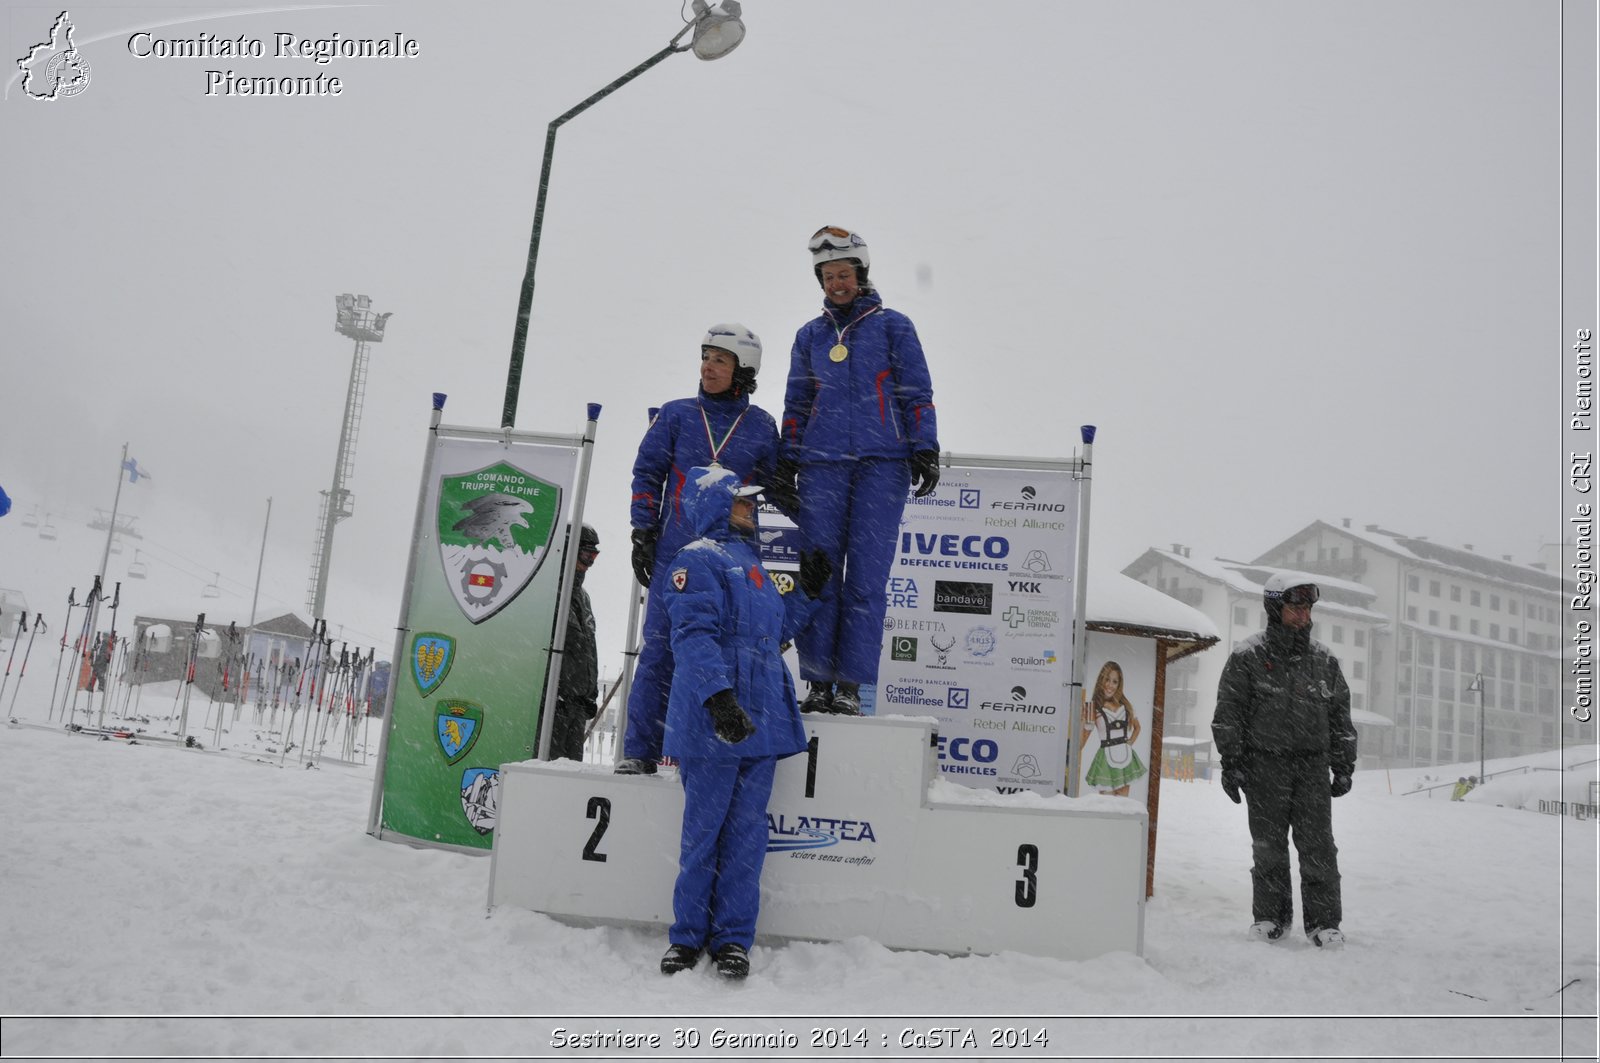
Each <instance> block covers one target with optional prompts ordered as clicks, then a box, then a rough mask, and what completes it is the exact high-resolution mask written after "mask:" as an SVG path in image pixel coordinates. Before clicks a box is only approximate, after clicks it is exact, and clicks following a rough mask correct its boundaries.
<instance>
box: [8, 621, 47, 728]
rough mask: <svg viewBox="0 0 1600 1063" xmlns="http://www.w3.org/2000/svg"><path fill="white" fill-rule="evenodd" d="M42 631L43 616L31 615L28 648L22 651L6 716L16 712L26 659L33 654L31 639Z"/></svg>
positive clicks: (25, 672) (25, 673)
mask: <svg viewBox="0 0 1600 1063" xmlns="http://www.w3.org/2000/svg"><path fill="white" fill-rule="evenodd" d="M42 630H44V614H43V613H34V614H33V630H32V631H30V632H28V648H27V649H25V650H23V651H22V669H21V671H19V672H17V685H16V686H14V687H12V688H11V705H10V706H9V707H8V708H7V710H6V715H8V716H9V715H10V714H11V713H13V712H15V711H16V708H17V695H18V694H19V693H21V691H22V677H23V676H25V675H27V674H28V657H29V656H30V655H31V654H32V653H33V637H34V636H35V635H37V634H38V633H39V632H40V631H42Z"/></svg>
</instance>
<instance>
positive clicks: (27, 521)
mask: <svg viewBox="0 0 1600 1063" xmlns="http://www.w3.org/2000/svg"><path fill="white" fill-rule="evenodd" d="M22 526H23V527H24V528H37V527H38V526H39V507H38V506H34V507H33V509H32V510H31V511H30V512H29V513H28V515H27V516H26V517H23V518H22Z"/></svg>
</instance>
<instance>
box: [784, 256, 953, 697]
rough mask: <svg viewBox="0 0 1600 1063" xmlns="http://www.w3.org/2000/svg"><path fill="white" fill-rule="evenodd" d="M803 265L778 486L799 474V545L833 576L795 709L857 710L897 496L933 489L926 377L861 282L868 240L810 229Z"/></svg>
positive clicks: (867, 676)
mask: <svg viewBox="0 0 1600 1063" xmlns="http://www.w3.org/2000/svg"><path fill="white" fill-rule="evenodd" d="M811 257H812V266H813V269H814V271H815V273H816V275H817V281H818V283H820V284H821V285H822V290H823V294H824V299H823V313H822V316H821V317H818V318H815V319H814V320H812V321H809V322H807V323H806V324H805V325H804V326H802V327H801V329H800V331H799V333H798V334H796V336H795V338H794V349H793V351H792V352H791V353H790V355H789V384H788V389H787V390H786V391H785V393H784V399H783V424H782V434H783V454H782V456H783V459H784V460H783V464H782V465H781V466H780V467H779V470H778V473H777V476H778V480H779V482H780V484H783V483H784V482H785V481H789V480H790V479H791V478H793V477H797V478H798V483H797V489H798V495H799V499H800V516H799V519H798V523H799V525H800V532H801V541H802V542H804V543H805V544H806V545H807V546H808V547H815V548H817V549H820V550H822V551H823V552H824V553H825V554H827V556H828V559H829V560H830V561H832V562H833V565H834V568H835V570H841V569H842V578H841V580H840V581H839V582H838V584H837V585H836V586H833V587H830V588H829V590H828V592H827V593H825V594H824V595H823V598H822V607H821V608H820V609H819V610H818V611H817V617H816V619H815V620H814V621H813V622H812V625H811V627H810V628H809V629H808V630H807V632H806V634H805V635H803V636H801V638H800V639H799V640H798V641H797V642H796V644H795V647H796V649H797V650H798V651H799V656H800V678H801V679H804V680H806V681H807V682H809V683H810V684H811V690H810V693H808V694H807V695H806V700H805V703H804V704H802V706H801V710H802V711H804V712H837V713H841V714H844V715H852V716H853V715H859V714H860V712H861V697H860V685H861V684H862V683H876V682H877V681H878V654H879V649H880V647H881V644H882V640H883V616H884V613H885V612H886V611H887V609H888V601H887V599H886V598H885V588H886V587H887V584H888V580H889V567H890V565H892V564H893V563H894V550H895V540H896V538H897V536H898V535H899V532H900V515H901V512H902V511H903V510H904V508H905V502H906V490H907V488H908V487H909V486H910V485H911V484H912V483H913V482H915V484H916V486H917V497H918V498H921V497H922V496H924V495H926V494H928V493H930V492H931V491H932V490H933V489H934V488H935V487H936V486H937V485H938V483H939V435H938V424H937V421H936V419H935V417H934V409H933V381H932V380H931V378H930V377H929V375H928V363H927V360H926V359H925V358H924V357H923V354H922V343H921V342H920V341H919V340H918V339H917V330H916V328H915V326H913V325H912V324H911V319H910V318H908V317H906V316H905V315H904V314H902V313H899V312H898V311H895V310H890V309H888V308H886V307H885V306H884V305H883V299H882V297H881V296H880V295H879V294H878V293H877V292H876V291H875V290H873V288H872V287H871V286H870V285H869V284H868V281H867V271H868V268H869V267H870V265H871V259H870V257H869V255H868V253H867V245H866V241H865V240H863V239H862V238H861V237H860V235H859V234H856V233H853V232H850V231H849V230H847V229H839V228H835V227H831V226H830V227H828V228H824V229H819V230H818V231H817V234H816V235H815V236H813V237H812V238H811Z"/></svg>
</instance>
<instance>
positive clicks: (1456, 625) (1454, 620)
mask: <svg viewBox="0 0 1600 1063" xmlns="http://www.w3.org/2000/svg"><path fill="white" fill-rule="evenodd" d="M1450 630H1451V631H1460V630H1461V618H1460V617H1459V616H1457V615H1456V614H1454V613H1451V614H1450Z"/></svg>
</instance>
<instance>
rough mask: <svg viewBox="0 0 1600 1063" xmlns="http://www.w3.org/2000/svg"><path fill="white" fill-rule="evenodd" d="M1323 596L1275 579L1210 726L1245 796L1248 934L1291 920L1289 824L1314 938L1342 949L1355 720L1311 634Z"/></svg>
mask: <svg viewBox="0 0 1600 1063" xmlns="http://www.w3.org/2000/svg"><path fill="white" fill-rule="evenodd" d="M1320 597H1321V592H1320V590H1319V588H1318V587H1317V585H1316V584H1315V583H1311V582H1309V581H1306V580H1304V579H1303V578H1301V577H1298V576H1294V575H1289V574H1282V573H1279V574H1275V575H1273V576H1272V577H1271V578H1270V579H1268V581H1267V584H1266V587H1265V588H1264V590H1263V600H1264V602H1265V604H1266V609H1267V626H1266V628H1265V629H1264V630H1262V631H1260V632H1257V633H1256V634H1254V635H1252V636H1250V637H1249V638H1247V639H1245V640H1244V641H1243V642H1241V643H1240V644H1239V646H1238V647H1237V648H1236V649H1235V650H1234V651H1233V653H1232V655H1231V656H1229V658H1228V663H1227V664H1226V665H1224V666H1223V669H1222V681H1221V683H1220V684H1219V686H1218V688H1217V708H1216V712H1215V714H1214V715H1213V717H1212V721H1211V734H1212V738H1213V739H1214V740H1215V742H1216V747H1217V752H1218V753H1219V754H1220V756H1221V758H1222V788H1223V790H1224V792H1226V793H1227V795H1228V797H1229V798H1230V799H1231V800H1233V801H1234V803H1236V804H1237V803H1238V802H1239V800H1240V795H1241V794H1243V795H1244V796H1245V797H1247V798H1249V801H1248V804H1247V811H1248V813H1249V822H1250V839H1251V846H1252V850H1253V853H1254V860H1255V862H1254V865H1253V866H1252V868H1251V872H1250V877H1251V881H1252V884H1253V901H1252V911H1253V915H1254V919H1255V923H1254V924H1253V925H1252V926H1251V928H1250V930H1251V933H1252V934H1254V935H1255V936H1256V937H1259V938H1261V939H1263V940H1267V941H1276V940H1278V939H1279V938H1280V937H1282V936H1283V933H1284V930H1285V929H1286V928H1287V927H1288V926H1290V925H1291V924H1292V922H1293V920H1294V894H1293V892H1292V889H1291V883H1290V878H1289V833H1290V831H1291V829H1292V830H1293V832H1294V845H1295V850H1296V851H1297V852H1298V853H1299V856H1300V897H1301V905H1302V909H1303V911H1302V917H1303V919H1304V925H1305V931H1306V936H1307V937H1308V938H1310V939H1311V941H1312V943H1313V944H1315V945H1317V946H1319V947H1338V946H1340V945H1342V944H1343V942H1344V935H1343V933H1342V932H1341V931H1340V929H1339V923H1340V921H1341V919H1342V918H1343V904H1342V900H1341V897H1340V890H1339V861H1338V853H1339V850H1338V847H1337V846H1336V845H1335V844H1334V840H1333V800H1332V799H1333V798H1335V797H1342V796H1344V795H1345V794H1347V793H1349V792H1350V785H1351V777H1352V774H1353V773H1354V771H1355V766H1356V729H1355V725H1354V724H1353V723H1352V722H1351V720H1350V687H1349V685H1348V684H1347V683H1346V682H1345V679H1344V673H1343V671H1342V670H1341V669H1340V667H1339V661H1338V659H1337V658H1336V657H1334V656H1333V654H1332V653H1331V652H1329V650H1328V648H1327V647H1326V646H1324V645H1322V643H1320V642H1316V641H1314V640H1313V639H1312V638H1311V607H1312V605H1313V604H1315V603H1316V601H1317V600H1318V599H1319V598H1320ZM1330 773H1331V774H1330Z"/></svg>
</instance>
